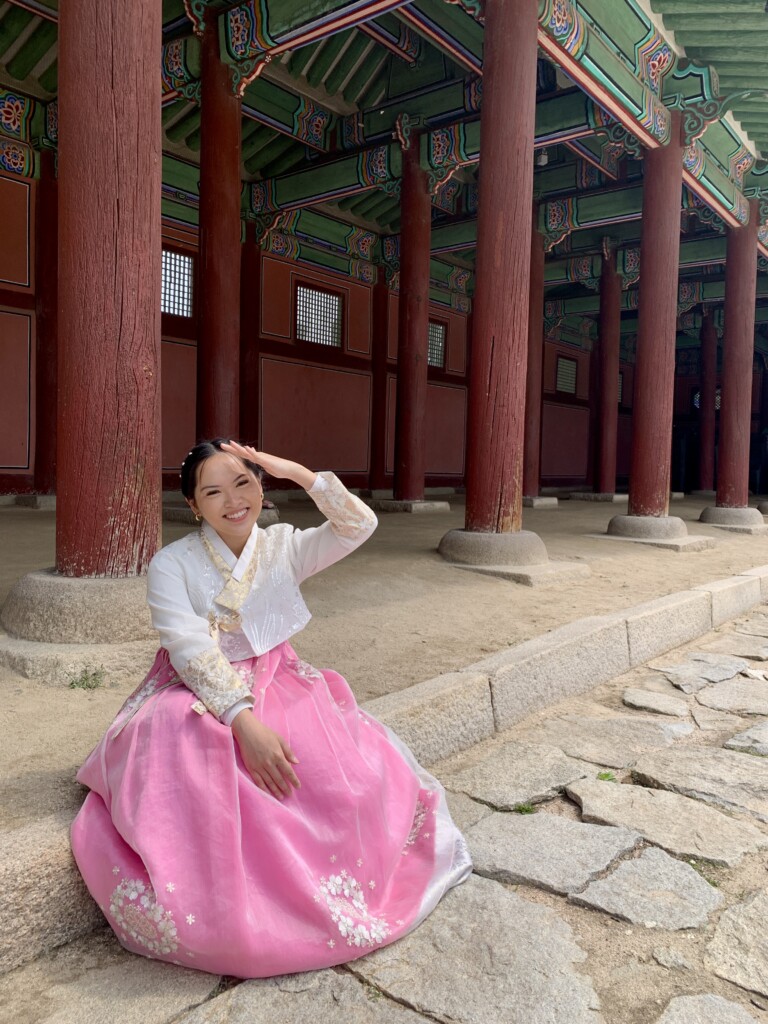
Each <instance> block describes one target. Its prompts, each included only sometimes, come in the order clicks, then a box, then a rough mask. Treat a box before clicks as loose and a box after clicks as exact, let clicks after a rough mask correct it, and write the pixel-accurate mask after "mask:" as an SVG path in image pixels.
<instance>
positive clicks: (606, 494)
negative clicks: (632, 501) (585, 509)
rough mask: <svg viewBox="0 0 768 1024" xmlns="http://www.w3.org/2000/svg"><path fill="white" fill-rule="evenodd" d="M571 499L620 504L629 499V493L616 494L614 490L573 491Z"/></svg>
mask: <svg viewBox="0 0 768 1024" xmlns="http://www.w3.org/2000/svg"><path fill="white" fill-rule="evenodd" d="M570 499H571V501H610V502H614V503H615V504H617V505H618V504H620V503H621V502H624V501H629V495H628V494H614V493H613V492H612V491H572V492H571V494H570Z"/></svg>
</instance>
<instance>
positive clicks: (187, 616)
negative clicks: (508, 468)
mask: <svg viewBox="0 0 768 1024" xmlns="http://www.w3.org/2000/svg"><path fill="white" fill-rule="evenodd" d="M308 493H309V494H310V496H311V497H312V499H313V500H314V502H315V504H316V505H317V507H318V508H319V509H320V511H321V512H322V513H323V514H324V515H325V516H327V518H328V522H326V523H323V525H322V526H318V527H313V528H312V529H308V530H297V529H294V527H293V526H290V525H289V524H287V523H278V524H276V525H274V526H270V527H267V528H266V529H261V528H260V527H259V526H254V528H253V530H252V531H251V535H250V537H249V538H248V542H247V543H246V545H245V548H244V549H243V552H242V554H241V555H240V557H239V558H236V557H235V555H234V554H233V553H232V552H231V551H230V549H229V548H228V547H227V545H226V544H225V543H224V541H222V539H221V538H220V537H219V535H218V534H217V533H216V531H215V530H214V529H213V528H212V527H210V526H209V525H208V524H207V523H204V524H203V527H202V529H201V530H199V531H198V532H196V533H191V534H189V535H188V536H186V537H183V538H182V539H181V540H178V541H175V542H174V543H173V544H169V545H168V546H167V547H165V548H163V549H162V550H161V551H158V553H157V554H156V555H155V557H154V558H153V559H152V562H151V564H150V566H149V573H148V577H147V593H148V601H149V607H150V611H151V613H152V623H153V625H154V627H155V629H157V631H158V632H159V634H160V642H161V645H162V646H163V647H164V648H165V649H166V650H167V651H168V655H169V658H170V661H171V664H172V665H173V667H174V669H175V670H176V672H177V673H178V676H179V678H180V679H181V681H182V682H184V683H185V684H186V685H187V686H188V687H189V689H190V690H192V691H193V692H194V693H195V694H196V695H197V697H198V698H199V703H198V704H196V705H195V710H198V711H199V712H200V713H201V714H204V713H205V711H206V709H207V710H208V711H210V712H212V713H213V714H214V715H215V716H216V717H217V718H219V719H221V720H222V721H225V722H226V724H229V723H230V722H231V720H232V717H233V716H232V715H231V714H230V715H228V714H227V712H228V711H229V712H231V711H232V709H234V707H235V705H237V706H238V710H240V706H242V707H245V706H247V705H248V704H252V703H253V697H252V695H251V692H250V688H249V687H248V686H247V685H246V684H245V682H244V680H243V679H242V678H241V676H240V675H239V674H238V673H237V671H236V670H235V669H234V668H233V667H232V664H231V663H232V662H234V661H242V660H245V659H246V658H252V657H253V656H254V655H259V654H264V653H266V652H267V651H269V650H271V649H272V648H273V647H275V646H276V645H277V644H280V643H282V642H283V641H285V640H288V639H289V638H290V637H292V636H293V635H294V633H298V631H299V630H300V629H303V627H304V626H305V625H306V624H307V622H309V620H310V618H311V615H310V612H309V609H308V608H307V606H306V604H305V603H304V599H303V598H302V596H301V591H300V590H299V584H300V583H301V582H302V580H305V579H307V577H308V576H312V575H314V573H316V572H320V570H321V569H325V568H326V567H327V566H329V565H332V564H333V563H334V562H337V561H339V559H340V558H343V557H344V556H345V555H347V554H349V553H350V552H351V551H353V550H354V549H355V548H356V547H359V545H360V544H362V543H363V541H365V540H366V539H367V538H368V537H369V536H370V535H371V534H372V533H373V531H374V530H375V529H376V523H377V520H376V516H375V515H374V513H373V512H372V511H371V509H370V508H368V506H367V505H365V504H364V503H363V502H362V501H360V499H359V498H356V497H355V496H354V495H353V494H350V493H349V491H348V490H347V489H346V487H344V485H343V484H342V483H341V481H340V480H339V479H338V478H337V477H336V476H335V475H334V474H333V473H319V474H318V476H317V479H316V481H315V484H314V485H313V487H312V489H311V490H310V491H309V492H308ZM143 690H145V691H146V694H144V693H143V692H142V693H140V694H136V695H135V696H136V698H138V699H135V700H133V701H132V702H131V704H132V707H131V713H135V711H136V710H138V707H139V706H140V705H141V704H142V703H143V701H144V700H145V699H147V698H148V697H150V696H151V695H152V693H153V692H156V690H155V689H154V688H153V687H152V686H151V681H150V684H149V685H146V686H145V687H143Z"/></svg>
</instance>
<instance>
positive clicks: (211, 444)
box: [181, 437, 264, 498]
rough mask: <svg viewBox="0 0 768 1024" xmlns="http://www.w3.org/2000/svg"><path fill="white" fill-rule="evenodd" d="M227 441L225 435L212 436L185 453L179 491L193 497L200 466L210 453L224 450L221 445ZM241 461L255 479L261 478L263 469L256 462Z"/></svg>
mask: <svg viewBox="0 0 768 1024" xmlns="http://www.w3.org/2000/svg"><path fill="white" fill-rule="evenodd" d="M229 443H230V442H229V438H227V437H214V438H211V440H210V441H199V442H198V443H197V444H196V445H195V446H194V448H192V449H191V451H189V452H188V453H187V457H186V458H185V459H184V461H183V462H182V464H181V493H182V494H183V495H184V497H185V498H192V497H194V493H195V487H197V479H198V476H199V473H200V466H201V465H202V464H203V463H204V462H205V460H206V459H210V457H211V456H212V455H218V454H219V453H220V452H223V451H224V450H223V448H222V447H221V446H222V445H224V444H229ZM224 454H225V455H228V454H230V453H229V452H224ZM241 461H242V462H243V464H244V465H245V466H246V468H247V469H249V470H250V471H251V473H253V475H254V476H255V477H256V479H257V480H259V481H260V480H261V479H262V477H263V476H264V470H263V469H262V468H261V466H259V465H258V463H256V462H251V460H250V459H242V460H241Z"/></svg>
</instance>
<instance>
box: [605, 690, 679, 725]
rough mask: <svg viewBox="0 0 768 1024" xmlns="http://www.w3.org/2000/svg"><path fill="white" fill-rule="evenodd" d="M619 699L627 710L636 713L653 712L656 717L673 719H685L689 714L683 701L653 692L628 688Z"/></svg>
mask: <svg viewBox="0 0 768 1024" xmlns="http://www.w3.org/2000/svg"><path fill="white" fill-rule="evenodd" d="M621 699H622V701H623V702H624V703H625V704H626V705H627V707H628V708H635V709H636V710H638V711H653V712H655V713H656V714H657V715H671V716H672V717H673V718H685V717H686V716H687V715H688V714H689V711H688V705H687V704H686V702H685V701H684V700H681V699H680V698H679V697H671V696H670V695H669V694H667V693H657V692H655V691H654V690H640V689H636V688H630V689H628V690H625V691H624V694H623V696H622V698H621Z"/></svg>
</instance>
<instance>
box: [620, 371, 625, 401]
mask: <svg viewBox="0 0 768 1024" xmlns="http://www.w3.org/2000/svg"><path fill="white" fill-rule="evenodd" d="M623 397H624V374H623V373H622V372H621V370H619V405H621V400H622V398H623Z"/></svg>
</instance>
